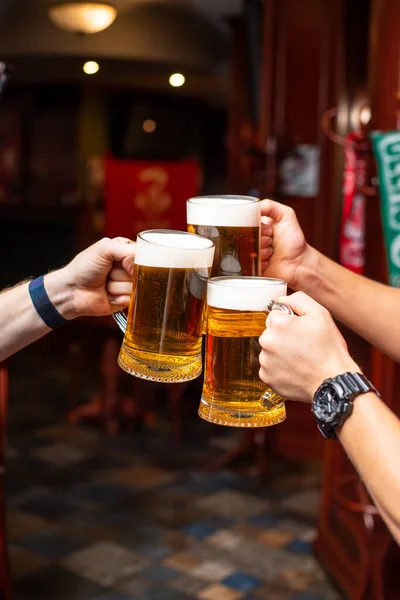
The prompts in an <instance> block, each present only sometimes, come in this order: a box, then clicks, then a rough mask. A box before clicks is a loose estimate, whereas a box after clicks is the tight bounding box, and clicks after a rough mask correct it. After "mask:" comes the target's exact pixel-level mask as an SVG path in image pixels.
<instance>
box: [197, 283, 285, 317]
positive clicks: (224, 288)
mask: <svg viewBox="0 0 400 600" xmlns="http://www.w3.org/2000/svg"><path fill="white" fill-rule="evenodd" d="M286 292H287V285H286V283H285V282H284V281H283V280H282V279H271V278H268V277H214V278H213V279H210V281H209V282H208V285H207V304H208V305H209V306H215V307H216V308H226V309H228V310H250V311H266V310H267V308H268V304H269V303H270V301H271V300H277V299H278V298H279V297H280V296H286Z"/></svg>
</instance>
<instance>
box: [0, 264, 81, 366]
mask: <svg viewBox="0 0 400 600" xmlns="http://www.w3.org/2000/svg"><path fill="white" fill-rule="evenodd" d="M63 274H64V271H63V269H61V270H60V271H55V272H53V273H49V274H48V275H46V277H45V288H46V291H47V294H48V296H49V298H50V300H51V302H52V303H53V304H54V306H55V307H56V308H57V310H58V312H59V313H60V314H61V315H62V316H63V317H64V318H65V319H72V318H73V317H74V316H75V305H74V299H73V293H72V288H71V286H70V285H69V284H68V283H67V281H66V278H64V276H63ZM28 286H29V283H27V282H25V283H22V284H21V285H18V286H16V287H14V288H12V289H10V290H5V291H3V292H2V293H1V294H0V331H1V336H0V361H2V360H4V359H5V358H7V357H8V356H11V354H14V352H17V351H18V350H20V349H21V348H24V347H25V346H27V345H28V344H31V343H32V342H34V341H35V340H37V339H39V338H41V337H43V336H44V335H46V334H47V333H49V331H51V329H49V328H48V327H47V325H46V324H45V323H44V321H42V319H41V317H40V316H39V315H38V313H37V312H36V309H35V307H34V306H33V304H32V300H31V298H30V295H29V290H28Z"/></svg>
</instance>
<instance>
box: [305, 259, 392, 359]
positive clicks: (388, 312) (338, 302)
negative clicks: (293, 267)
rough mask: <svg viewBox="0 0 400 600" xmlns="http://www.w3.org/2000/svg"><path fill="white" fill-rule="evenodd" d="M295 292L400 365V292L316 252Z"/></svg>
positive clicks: (306, 266)
mask: <svg viewBox="0 0 400 600" xmlns="http://www.w3.org/2000/svg"><path fill="white" fill-rule="evenodd" d="M295 289H296V290H301V291H303V292H305V293H307V294H308V295H309V296H311V297H312V298H314V299H315V300H317V302H319V303H320V304H322V305H323V306H325V307H326V308H327V309H328V310H329V312H330V313H331V314H332V315H333V316H334V317H335V318H336V319H338V320H339V321H341V322H342V323H343V324H344V325H346V326H347V327H350V329H352V330H353V331H355V332H356V333H358V334H359V335H361V336H362V337H363V338H364V339H366V340H367V341H368V342H370V343H371V344H372V345H373V346H376V347H377V348H379V349H380V350H382V351H383V352H384V353H385V354H388V355H389V356H391V357H392V358H394V359H395V360H397V361H400V290H398V289H396V288H391V287H389V286H385V285H383V284H381V283H378V282H376V281H372V280H370V279H367V278H366V277H362V276H361V275H357V274H356V273H353V272H351V271H349V270H348V269H345V268H344V267H342V266H340V265H338V264H337V263H335V262H333V261H332V260H330V259H329V258H327V257H326V256H323V255H322V254H320V253H319V252H317V251H316V250H314V249H313V248H309V249H308V250H307V257H306V259H305V260H304V261H303V262H302V264H301V266H300V267H299V268H298V271H297V274H296V285H295Z"/></svg>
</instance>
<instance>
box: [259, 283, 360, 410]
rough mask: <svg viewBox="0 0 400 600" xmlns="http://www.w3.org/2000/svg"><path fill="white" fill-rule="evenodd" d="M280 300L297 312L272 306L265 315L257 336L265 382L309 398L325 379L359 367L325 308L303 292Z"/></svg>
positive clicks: (288, 393) (298, 397)
mask: <svg viewBox="0 0 400 600" xmlns="http://www.w3.org/2000/svg"><path fill="white" fill-rule="evenodd" d="M279 301H280V302H283V303H284V304H287V305H288V306H290V307H291V308H292V309H293V310H294V312H295V313H296V315H288V314H286V313H283V312H280V311H278V310H273V311H271V312H270V313H269V315H268V317H267V321H266V326H267V328H266V330H265V331H264V333H263V334H262V336H261V337H260V340H259V341H260V345H261V354H260V378H261V380H262V381H264V383H267V384H268V385H269V386H271V388H272V389H273V390H275V391H276V392H278V394H280V395H281V396H283V397H284V398H287V399H288V400H301V401H303V402H311V401H312V399H313V396H314V393H315V392H316V390H317V388H318V387H319V386H320V385H321V383H322V382H323V380H324V379H327V378H328V377H335V376H336V375H340V374H342V373H345V372H346V371H352V372H354V371H360V369H359V367H358V366H357V365H356V363H355V362H354V361H353V360H352V359H351V357H350V356H349V353H348V351H347V345H346V342H345V341H344V339H343V337H342V335H341V333H340V332H339V330H338V329H337V327H336V325H335V323H334V321H333V319H332V317H331V316H330V314H329V312H328V311H327V310H326V309H325V308H323V307H322V306H321V305H320V304H318V303H317V302H315V301H314V300H312V299H311V298H310V297H309V296H307V295H306V294H303V293H302V292H297V293H295V294H292V295H291V296H288V297H286V298H280V299H279ZM297 315H299V316H297Z"/></svg>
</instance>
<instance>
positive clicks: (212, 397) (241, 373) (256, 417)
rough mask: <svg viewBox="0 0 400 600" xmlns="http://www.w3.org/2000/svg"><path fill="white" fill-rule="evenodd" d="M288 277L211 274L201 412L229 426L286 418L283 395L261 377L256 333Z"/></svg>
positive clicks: (271, 422)
mask: <svg viewBox="0 0 400 600" xmlns="http://www.w3.org/2000/svg"><path fill="white" fill-rule="evenodd" d="M286 289H287V286H286V283H285V282H284V281H282V280H281V279H270V278H267V277H214V278H212V279H210V281H209V282H208V286H207V338H206V354H205V372H204V385H203V392H202V397H201V402H200V408H199V416H200V417H201V418H202V419H204V420H206V421H210V422H211V423H217V424H219V425H227V426H231V427H266V426H269V425H276V424H277V423H281V422H282V421H284V419H285V418H286V409H285V401H284V399H283V398H282V397H281V396H279V395H278V394H276V393H275V392H274V391H273V390H272V389H271V388H269V387H268V385H266V384H265V383H263V382H262V381H261V379H260V378H259V375H258V373H259V369H260V364H259V354H260V351H261V348H260V345H259V343H258V339H259V337H260V335H261V334H262V333H263V331H264V329H265V320H266V317H267V315H268V313H269V311H270V310H274V309H279V310H284V311H286V312H289V313H292V310H291V309H290V308H289V307H288V306H286V305H283V304H279V303H278V302H276V300H277V298H279V296H284V295H285V294H286Z"/></svg>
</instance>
